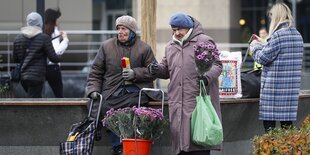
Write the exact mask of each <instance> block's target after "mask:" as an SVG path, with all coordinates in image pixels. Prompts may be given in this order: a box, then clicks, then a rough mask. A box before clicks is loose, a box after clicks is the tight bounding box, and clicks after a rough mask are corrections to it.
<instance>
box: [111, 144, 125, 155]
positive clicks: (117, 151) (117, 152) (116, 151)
mask: <svg viewBox="0 0 310 155" xmlns="http://www.w3.org/2000/svg"><path fill="white" fill-rule="evenodd" d="M122 154H123V145H118V146H115V147H113V148H112V153H111V155H122Z"/></svg>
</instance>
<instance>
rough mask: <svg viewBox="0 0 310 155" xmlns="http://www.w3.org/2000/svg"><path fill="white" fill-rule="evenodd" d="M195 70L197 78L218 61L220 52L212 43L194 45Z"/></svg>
mask: <svg viewBox="0 0 310 155" xmlns="http://www.w3.org/2000/svg"><path fill="white" fill-rule="evenodd" d="M193 48H194V52H195V63H196V70H197V72H198V75H199V76H202V75H203V74H204V73H205V72H207V71H209V70H210V68H211V66H212V64H213V62H214V61H215V60H216V59H219V55H220V52H219V50H218V49H217V48H216V45H215V44H214V42H212V41H206V42H200V43H198V45H194V46H193Z"/></svg>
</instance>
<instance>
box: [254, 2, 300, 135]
mask: <svg viewBox="0 0 310 155" xmlns="http://www.w3.org/2000/svg"><path fill="white" fill-rule="evenodd" d="M269 16H270V18H271V23H270V28H269V33H270V36H269V38H268V39H267V43H266V44H262V43H261V42H259V41H258V40H254V41H253V42H252V43H251V46H250V48H251V51H252V52H253V57H254V60H255V61H256V62H258V63H260V64H262V65H264V69H263V72H262V78H261V94H260V103H259V119H260V120H263V124H264V128H265V131H266V132H267V131H268V130H269V129H272V128H274V127H275V123H276V121H280V123H281V126H282V127H285V126H291V125H292V121H295V120H296V117H297V108H298V96H299V90H300V82H301V69H302V56H303V39H302V37H301V35H300V33H299V32H298V31H297V30H296V28H295V27H294V26H293V17H292V15H291V11H290V9H289V7H288V6H287V5H285V4H284V3H276V4H275V5H273V7H272V8H271V10H270V13H269Z"/></svg>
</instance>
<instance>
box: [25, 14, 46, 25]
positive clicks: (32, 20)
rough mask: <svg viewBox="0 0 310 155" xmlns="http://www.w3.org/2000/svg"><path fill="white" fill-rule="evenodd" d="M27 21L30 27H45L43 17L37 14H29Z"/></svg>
mask: <svg viewBox="0 0 310 155" xmlns="http://www.w3.org/2000/svg"><path fill="white" fill-rule="evenodd" d="M26 20H27V25H28V26H37V27H40V28H42V26H43V21H42V17H41V15H40V14H38V13H36V12H31V13H30V14H28V16H27V18H26Z"/></svg>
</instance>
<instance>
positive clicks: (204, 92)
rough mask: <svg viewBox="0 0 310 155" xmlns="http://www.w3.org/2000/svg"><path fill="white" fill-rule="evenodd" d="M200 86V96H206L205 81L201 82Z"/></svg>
mask: <svg viewBox="0 0 310 155" xmlns="http://www.w3.org/2000/svg"><path fill="white" fill-rule="evenodd" d="M199 85H200V87H199V88H200V93H199V95H200V96H206V95H207V90H206V87H205V83H204V82H203V80H200V81H199ZM201 92H202V93H203V94H201Z"/></svg>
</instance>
